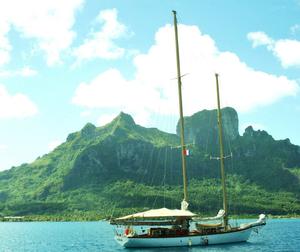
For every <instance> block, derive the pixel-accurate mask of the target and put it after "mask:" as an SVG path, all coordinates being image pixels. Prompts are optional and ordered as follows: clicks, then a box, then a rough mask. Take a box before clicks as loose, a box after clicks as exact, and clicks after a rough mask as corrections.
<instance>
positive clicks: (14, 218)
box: [0, 214, 300, 222]
mask: <svg viewBox="0 0 300 252" xmlns="http://www.w3.org/2000/svg"><path fill="white" fill-rule="evenodd" d="M257 217H258V216H257V215H233V216H230V218H231V219H235V220H242V219H257ZM267 219H300V215H298V214H288V215H272V214H267ZM95 221H109V218H103V217H100V216H99V218H95V217H89V216H80V217H79V216H72V217H71V216H43V215H38V216H2V217H0V222H95Z"/></svg>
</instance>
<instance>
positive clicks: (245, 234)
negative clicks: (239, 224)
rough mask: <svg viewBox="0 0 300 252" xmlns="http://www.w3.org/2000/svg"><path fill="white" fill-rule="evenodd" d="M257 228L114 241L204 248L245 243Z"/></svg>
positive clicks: (144, 244)
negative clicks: (206, 246)
mask: <svg viewBox="0 0 300 252" xmlns="http://www.w3.org/2000/svg"><path fill="white" fill-rule="evenodd" d="M255 229H258V227H251V228H247V229H242V230H236V231H229V232H226V233H225V232H224V233H219V234H208V235H203V234H201V235H200V234H199V235H198V234H192V235H187V236H180V237H134V236H133V237H128V236H116V237H115V239H116V241H117V242H118V243H119V244H120V245H122V246H124V247H126V248H134V247H140V248H142V247H183V246H201V245H202V246H205V245H215V244H226V243H236V242H245V241H247V240H248V239H249V237H250V234H251V232H252V231H253V230H255Z"/></svg>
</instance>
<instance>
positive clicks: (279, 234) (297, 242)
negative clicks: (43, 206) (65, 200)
mask: <svg viewBox="0 0 300 252" xmlns="http://www.w3.org/2000/svg"><path fill="white" fill-rule="evenodd" d="M2 251H3V252H4V251H5V252H8V251H13V252H15V251H16V252H18V251H43V252H44V251H55V252H59V251H104V252H111V251H124V252H126V251H127V252H128V251H129V252H140V251H143V252H155V251H167V252H173V251H174V252H177V251H178V252H179V251H184V252H198V251H199V252H201V251H239V252H240V251H264V252H265V251H272V252H273V251H280V252H281V251H300V219H283V220H268V223H267V225H266V226H265V227H264V228H263V229H262V230H261V232H260V233H259V234H255V233H253V234H252V236H251V238H250V240H249V242H245V243H238V244H232V245H218V246H208V247H190V248H188V247H187V248H168V249H166V248H164V249H124V248H122V247H120V246H119V245H118V244H117V243H116V242H115V241H114V239H113V230H112V227H111V226H110V225H109V224H108V223H107V222H23V223H22V222H15V223H6V222H2V223H1V222H0V252H2Z"/></svg>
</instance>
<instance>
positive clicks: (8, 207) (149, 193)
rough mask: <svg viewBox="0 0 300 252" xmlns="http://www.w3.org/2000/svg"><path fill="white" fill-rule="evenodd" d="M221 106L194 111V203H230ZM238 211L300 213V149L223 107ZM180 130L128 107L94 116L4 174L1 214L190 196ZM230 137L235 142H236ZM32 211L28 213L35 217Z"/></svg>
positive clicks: (138, 205)
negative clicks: (104, 119)
mask: <svg viewBox="0 0 300 252" xmlns="http://www.w3.org/2000/svg"><path fill="white" fill-rule="evenodd" d="M212 123H214V124H216V111H215V110H213V111H208V110H205V111H202V112H198V113H196V114H195V115H193V116H192V117H189V118H186V124H185V132H186V136H187V143H188V144H190V143H191V144H190V145H188V148H189V149H191V152H192V155H191V156H190V157H188V159H187V165H188V178H189V201H190V208H191V210H194V211H196V212H200V213H203V214H204V215H206V214H215V213H216V212H217V211H218V209H220V208H221V207H222V203H221V187H220V181H219V177H220V174H219V173H220V171H219V161H218V160H216V159H211V157H215V156H218V155H219V154H218V153H219V146H218V139H217V128H216V126H211V125H212ZM223 125H224V142H225V153H226V155H228V154H230V153H231V152H232V154H233V157H232V158H228V159H226V160H225V165H226V173H227V177H228V180H227V184H228V193H229V199H230V210H231V212H232V213H235V214H254V213H260V212H265V213H271V214H289V213H296V214H299V213H300V203H299V194H300V186H299V177H300V175H299V174H300V172H299V168H297V167H300V149H299V147H298V146H295V145H293V144H291V143H290V142H289V140H282V141H275V140H274V139H273V138H272V137H271V136H270V135H269V134H268V133H267V132H265V131H254V130H253V129H252V127H248V128H247V129H246V131H245V133H244V135H243V136H240V135H239V133H238V117H237V113H236V111H235V110H234V109H232V108H225V109H224V110H223ZM179 142H180V141H179V137H178V136H177V135H174V134H168V133H165V132H161V131H159V130H158V129H153V128H152V129H147V128H143V127H141V126H139V125H136V124H135V123H134V121H133V119H132V118H131V116H129V115H127V114H124V113H120V115H119V116H118V117H116V118H115V119H114V120H113V121H112V122H111V123H109V124H107V125H106V126H104V127H100V128H97V127H95V126H94V125H92V124H90V123H88V124H86V125H85V126H84V128H83V129H82V130H81V131H79V132H75V133H71V134H70V135H69V136H68V137H67V141H66V142H65V143H63V144H62V145H60V146H58V147H57V148H56V149H55V150H54V151H53V152H51V153H49V154H46V155H44V156H43V157H39V158H38V159H37V160H35V161H34V162H33V163H31V164H23V165H21V166H19V167H13V168H12V169H10V170H8V171H4V172H1V173H0V214H2V215H25V216H32V215H34V216H35V217H30V218H31V219H32V218H33V219H35V220H47V219H49V218H50V217H49V216H52V217H51V218H52V219H55V220H62V219H66V220H71V219H76V220H77V219H78V220H84V219H95V218H100V217H110V216H112V215H113V216H118V215H121V214H127V213H130V212H132V211H143V210H145V209H149V208H154V207H156V208H160V207H163V206H166V207H169V208H178V207H179V206H180V201H181V199H182V188H181V186H179V185H181V183H182V181H181V177H182V176H181V155H180V151H181V150H180V148H178V145H179ZM229 143H230V144H229ZM28 218H29V217H28Z"/></svg>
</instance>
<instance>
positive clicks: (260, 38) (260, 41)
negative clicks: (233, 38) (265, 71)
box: [247, 31, 274, 48]
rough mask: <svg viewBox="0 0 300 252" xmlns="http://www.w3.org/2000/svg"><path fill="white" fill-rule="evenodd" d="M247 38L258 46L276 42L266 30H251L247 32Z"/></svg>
mask: <svg viewBox="0 0 300 252" xmlns="http://www.w3.org/2000/svg"><path fill="white" fill-rule="evenodd" d="M247 38H248V39H249V40H251V41H252V46H253V47H254V48H255V47H258V46H262V45H267V46H270V45H272V44H273V43H274V41H273V40H272V39H271V38H270V37H269V36H268V35H267V34H266V33H264V32H261V31H258V32H249V33H248V34H247Z"/></svg>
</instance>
